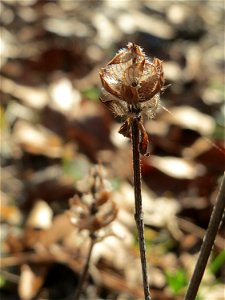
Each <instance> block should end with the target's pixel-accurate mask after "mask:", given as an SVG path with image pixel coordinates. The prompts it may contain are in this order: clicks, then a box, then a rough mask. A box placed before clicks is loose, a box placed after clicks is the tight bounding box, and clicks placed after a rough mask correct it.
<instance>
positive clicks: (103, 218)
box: [68, 167, 117, 234]
mask: <svg viewBox="0 0 225 300" xmlns="http://www.w3.org/2000/svg"><path fill="white" fill-rule="evenodd" d="M85 182H86V185H88V187H89V191H87V192H85V193H84V192H83V193H82V195H81V196H78V195H75V196H74V197H72V198H71V199H70V200H69V203H70V210H69V212H68V213H69V216H70V220H71V222H72V223H73V224H74V225H75V226H76V227H77V228H78V229H79V230H83V229H87V230H89V232H90V234H93V233H96V231H97V230H99V229H101V228H104V227H106V226H107V225H109V224H110V223H111V222H112V221H113V220H114V219H115V218H116V215H117V208H116V205H115V203H114V202H113V201H112V199H111V193H110V192H109V191H108V190H107V189H106V187H105V182H104V180H103V177H102V172H101V168H100V167H96V168H94V169H93V170H92V171H91V174H90V176H89V178H88V179H85Z"/></svg>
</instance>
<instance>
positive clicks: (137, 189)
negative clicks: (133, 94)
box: [131, 118, 151, 300]
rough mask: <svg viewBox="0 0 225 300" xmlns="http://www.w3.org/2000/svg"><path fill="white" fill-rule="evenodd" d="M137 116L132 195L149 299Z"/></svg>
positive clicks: (146, 298)
mask: <svg viewBox="0 0 225 300" xmlns="http://www.w3.org/2000/svg"><path fill="white" fill-rule="evenodd" d="M138 122H139V120H138V118H133V119H132V120H131V128H132V144H133V170H134V197H135V215H134V217H135V221H136V224H137V230H138V240H139V249H140V256H141V266H142V277H143V286H144V294H145V300H151V297H150V291H149V284H148V273H147V263H146V249H145V238H144V222H143V212H142V195H141V167H140V152H139V128H138Z"/></svg>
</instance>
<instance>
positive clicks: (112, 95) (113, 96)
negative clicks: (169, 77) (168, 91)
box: [99, 43, 164, 118]
mask: <svg viewBox="0 0 225 300" xmlns="http://www.w3.org/2000/svg"><path fill="white" fill-rule="evenodd" d="M99 75H100V78H101V82H102V86H103V89H102V96H101V98H100V100H101V101H102V102H103V103H104V104H106V105H107V106H108V107H109V108H110V109H111V110H112V111H113V112H114V113H115V114H116V115H119V116H125V117H128V116H137V115H146V116H147V117H149V118H152V117H154V115H155V113H156V110H157V108H158V105H159V97H160V92H161V91H163V90H164V87H163V85H164V75H163V69H162V61H161V60H159V59H158V58H154V59H153V60H150V59H149V58H148V57H147V56H146V55H145V54H144V52H143V50H142V49H141V47H139V46H138V45H136V44H134V43H129V44H128V45H127V47H126V48H125V49H122V50H120V51H119V52H118V53H117V54H116V56H115V57H114V58H113V59H112V60H111V61H110V62H109V63H108V64H107V66H106V67H105V68H102V69H101V70H100V72H99Z"/></svg>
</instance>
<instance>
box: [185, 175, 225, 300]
mask: <svg viewBox="0 0 225 300" xmlns="http://www.w3.org/2000/svg"><path fill="white" fill-rule="evenodd" d="M224 208H225V175H224V176H223V180H222V184H221V187H220V190H219V193H218V196H217V200H216V203H215V205H214V209H213V212H212V214H211V217H210V221H209V225H208V229H207V231H206V234H205V237H204V239H203V243H202V246H201V250H200V254H199V257H198V260H197V263H196V265H195V269H194V272H193V275H192V277H191V281H190V283H189V286H188V289H187V292H186V295H185V298H184V299H185V300H194V299H195V298H196V295H197V292H198V289H199V285H200V283H201V280H202V277H203V274H204V271H205V268H206V265H207V261H208V258H209V255H210V252H211V250H212V247H213V243H214V241H215V238H216V234H217V231H218V229H219V226H220V223H221V221H222V218H223V214H224Z"/></svg>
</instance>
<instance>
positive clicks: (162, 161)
mask: <svg viewBox="0 0 225 300" xmlns="http://www.w3.org/2000/svg"><path fill="white" fill-rule="evenodd" d="M0 11H1V19H0V23H1V41H0V43H1V62H0V63H1V71H0V72H1V86H0V91H1V107H0V115H1V123H0V129H1V212H0V217H1V257H2V258H1V275H0V288H1V290H0V295H1V299H2V300H3V299H7V300H9V299H12V300H14V299H24V300H29V299H54V300H56V299H59V300H62V299H74V293H75V290H76V287H77V284H78V280H79V276H80V274H81V273H82V269H83V266H84V263H85V259H86V256H87V251H88V245H89V242H90V241H89V233H88V230H87V229H82V230H81V228H79V227H78V226H76V224H74V225H72V223H71V222H70V219H69V215H68V211H69V212H70V213H71V209H72V208H70V206H69V199H70V198H71V197H73V196H74V194H77V195H79V196H82V195H84V194H88V186H89V184H88V182H89V181H90V180H91V176H92V175H91V173H90V170H91V168H92V167H93V166H94V165H95V164H98V163H101V165H102V173H103V175H104V176H103V177H104V180H105V182H106V186H107V189H108V191H109V192H110V199H111V201H113V202H114V203H115V204H116V207H117V209H118V214H117V217H116V219H115V220H114V221H113V222H111V223H110V224H109V226H108V227H107V228H106V227H105V228H102V229H101V235H102V239H101V240H100V241H99V242H98V243H97V244H96V245H95V247H94V250H93V255H92V259H91V264H90V270H89V275H88V278H87V282H86V284H85V287H84V292H83V294H82V297H81V299H115V300H124V299H130V300H131V299H142V298H143V292H142V279H141V271H140V270H141V269H140V261H139V251H138V243H137V234H136V229H135V223H134V220H133V209H134V197H133V188H132V154H131V144H130V141H129V140H128V139H126V138H124V137H123V136H122V135H120V134H119V133H118V129H119V127H120V125H121V121H122V120H120V119H119V118H114V116H113V115H112V113H111V112H110V111H108V110H107V108H105V107H104V106H103V105H102V104H101V103H100V101H99V100H98V98H99V95H100V92H101V85H100V80H99V75H98V72H99V69H100V68H101V67H104V66H105V65H106V63H107V62H108V61H109V60H111V59H112V57H113V56H114V55H115V53H116V52H117V51H118V50H119V49H120V48H122V47H125V46H126V45H127V43H128V42H130V41H131V42H135V43H136V44H138V45H140V46H141V47H143V48H144V51H145V53H146V54H147V55H148V56H150V57H152V58H153V57H157V58H159V59H161V60H163V61H164V72H165V78H166V84H171V86H170V87H169V88H168V89H167V90H166V91H165V92H164V94H163V95H162V97H161V108H160V110H159V112H158V114H157V116H156V118H155V119H154V120H146V121H145V127H146V129H147V132H148V134H149V139H150V153H151V154H150V156H149V157H144V158H143V159H142V177H143V201H144V216H145V224H146V228H145V232H146V243H147V259H148V264H149V277H150V286H151V291H152V298H153V299H154V300H156V299H163V300H167V299H168V300H172V299H175V300H176V299H183V295H184V293H185V289H186V287H187V284H188V280H189V278H190V276H191V274H192V270H193V268H194V264H195V262H196V259H197V254H198V251H199V249H200V245H201V242H202V239H203V236H204V231H205V229H206V228H207V224H208V221H209V218H210V214H211V212H212V206H213V204H214V203H215V199H216V195H217V193H218V186H219V184H220V180H221V176H222V174H223V171H224V163H225V160H224V102H223V101H224V76H223V75H224V63H225V60H224V27H223V24H224V22H223V21H224V12H225V8H224V1H222V0H221V1H210V0H209V1H134V0H133V1H128V0H126V1H117V0H115V1H113V0H111V1H107V0H105V1H103V0H102V1H72V0H52V1H47V0H19V1H17V0H2V1H1V3H0ZM224 282H225V250H224V224H222V226H221V229H220V231H219V232H218V236H217V239H216V241H215V247H214V250H213V252H212V255H211V257H210V260H209V264H208V267H207V270H206V272H205V276H204V279H203V281H202V284H201V288H200V291H199V296H198V298H197V299H199V300H206V299H215V300H216V299H218V300H219V299H221V300H222V299H224Z"/></svg>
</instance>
